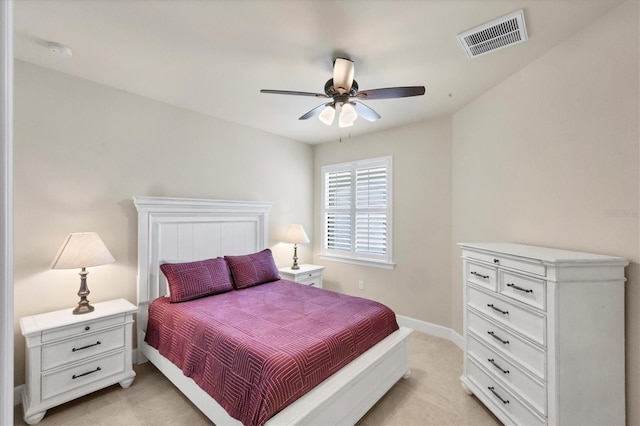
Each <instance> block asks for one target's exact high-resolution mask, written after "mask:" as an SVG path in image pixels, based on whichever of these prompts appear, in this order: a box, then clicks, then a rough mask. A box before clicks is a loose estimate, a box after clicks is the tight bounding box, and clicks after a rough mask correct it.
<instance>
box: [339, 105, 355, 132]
mask: <svg viewBox="0 0 640 426" xmlns="http://www.w3.org/2000/svg"><path fill="white" fill-rule="evenodd" d="M356 118H358V113H357V112H356V109H355V108H354V107H353V105H352V104H351V103H350V102H345V103H344V104H342V110H341V111H340V118H339V120H338V125H339V126H340V127H350V126H353V122H354V121H356Z"/></svg>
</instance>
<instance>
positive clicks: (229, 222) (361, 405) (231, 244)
mask: <svg viewBox="0 0 640 426" xmlns="http://www.w3.org/2000/svg"><path fill="white" fill-rule="evenodd" d="M134 203H135V206H136V208H137V209H138V315H137V340H138V364H141V363H143V362H146V361H147V360H149V361H151V362H152V363H153V364H154V365H155V366H156V367H157V368H158V369H159V370H160V371H161V372H162V373H163V374H164V375H165V376H166V377H167V378H169V380H171V382H173V384H174V385H175V386H176V387H178V389H180V391H182V393H184V395H185V396H186V397H187V398H189V400H191V402H193V404H194V405H195V406H196V407H198V408H199V409H200V410H201V411H202V412H203V413H204V414H205V415H206V416H207V417H209V419H211V421H213V422H214V423H215V424H216V425H218V426H222V425H240V424H241V423H240V422H239V421H238V420H236V419H234V418H232V417H231V416H229V414H227V412H226V411H225V410H224V409H223V408H222V407H221V406H220V405H219V404H218V403H217V402H216V401H215V400H214V399H213V398H211V396H209V395H208V394H207V393H206V392H204V391H203V390H202V389H201V388H200V387H198V385H197V384H196V383H195V382H194V381H193V380H192V379H191V378H189V377H186V376H185V375H183V374H182V371H181V370H180V369H179V368H178V367H176V366H175V365H174V364H173V363H172V362H170V361H169V360H167V359H166V358H165V357H163V356H162V355H160V353H159V352H158V351H157V350H156V349H154V348H152V347H151V346H149V345H147V344H146V343H145V342H144V337H145V331H146V328H147V308H148V305H149V302H150V301H152V300H154V299H155V298H157V297H160V296H163V295H166V294H167V285H166V281H165V280H164V278H163V277H162V274H161V273H160V269H159V265H160V264H161V263H162V262H163V261H180V262H183V261H191V260H200V259H206V258H211V257H216V256H223V255H225V254H226V255H240V254H248V253H253V252H256V251H259V250H262V249H263V248H265V247H267V242H268V224H269V220H268V219H269V210H270V208H271V203H267V202H245V201H220V200H203V199H188V198H164V197H140V196H136V197H134ZM411 331H412V330H411V329H409V328H406V327H401V328H400V330H398V331H396V332H394V333H393V334H391V335H390V336H388V337H387V338H385V339H384V340H383V341H381V342H380V343H378V344H377V345H375V346H374V347H373V348H371V349H369V350H368V351H367V352H365V353H364V354H362V355H361V356H360V357H358V358H357V359H355V360H354V361H352V362H351V363H350V364H348V365H347V366H345V367H344V368H342V369H341V370H340V371H338V372H337V373H335V374H334V375H333V376H331V377H329V378H328V379H327V380H325V381H324V382H322V383H321V384H320V385H318V386H316V387H315V388H314V389H312V390H311V391H310V392H308V393H307V394H306V395H304V396H303V397H301V398H300V399H298V400H297V401H296V402H294V403H293V404H291V405H290V406H288V407H287V408H285V409H284V410H282V411H281V412H280V413H278V414H276V415H275V416H274V417H272V418H271V419H270V420H269V421H268V422H267V425H311V424H316V425H317V424H323V425H345V424H354V423H356V422H357V421H358V420H359V419H360V418H361V417H362V416H363V415H364V414H365V413H366V412H367V411H368V410H369V409H370V408H371V407H372V406H373V405H374V404H375V403H376V401H378V400H379V399H380V398H381V397H382V396H383V395H384V394H385V393H386V392H387V391H388V390H389V389H390V388H391V387H392V386H393V385H394V384H395V383H396V382H397V381H398V380H399V379H400V378H401V377H405V378H406V377H408V375H409V364H408V348H407V338H408V337H409V334H411Z"/></svg>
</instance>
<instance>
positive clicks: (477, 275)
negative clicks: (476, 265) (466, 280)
mask: <svg viewBox="0 0 640 426" xmlns="http://www.w3.org/2000/svg"><path fill="white" fill-rule="evenodd" d="M471 275H475V276H476V277H480V278H484V279H485V280H486V279H488V278H489V275H482V274H479V273H477V272H476V271H471Z"/></svg>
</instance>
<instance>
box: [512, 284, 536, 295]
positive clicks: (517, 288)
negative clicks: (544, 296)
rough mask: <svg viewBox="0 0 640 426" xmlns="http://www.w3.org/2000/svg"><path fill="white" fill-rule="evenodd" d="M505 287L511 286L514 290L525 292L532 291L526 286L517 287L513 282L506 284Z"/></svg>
mask: <svg viewBox="0 0 640 426" xmlns="http://www.w3.org/2000/svg"><path fill="white" fill-rule="evenodd" d="M507 287H511V288H512V289H514V290H520V291H524V292H525V293H533V290H531V289H527V288H522V287H518V286H517V285H515V284H507Z"/></svg>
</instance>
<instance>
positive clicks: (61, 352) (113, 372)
mask: <svg viewBox="0 0 640 426" xmlns="http://www.w3.org/2000/svg"><path fill="white" fill-rule="evenodd" d="M94 306H95V311H93V312H90V313H88V314H82V315H73V314H72V313H71V311H72V309H71V308H69V309H64V310H61V311H56V312H49V313H46V314H40V315H33V316H30V317H24V318H21V319H20V328H21V329H22V335H23V336H24V337H25V339H26V378H25V381H26V383H25V386H24V389H23V391H22V404H23V408H24V421H25V422H27V423H28V424H30V425H33V424H36V423H38V422H39V421H40V420H42V418H43V417H44V415H45V414H46V412H47V410H48V409H49V408H51V407H55V406H56V405H60V404H62V403H64V402H67V401H70V400H72V399H75V398H78V397H80V396H83V395H86V394H88V393H91V392H94V391H96V390H98V389H102V388H104V387H107V386H110V385H113V384H115V383H120V386H122V387H123V388H127V387H129V386H130V385H131V383H132V382H133V379H134V377H135V375H136V373H135V372H134V371H133V366H132V359H131V357H132V342H133V341H132V335H131V330H132V324H133V314H134V313H135V312H136V307H135V306H134V305H132V304H131V303H129V302H128V301H126V300H124V299H118V300H112V301H110V302H103V303H95V304H94Z"/></svg>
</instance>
